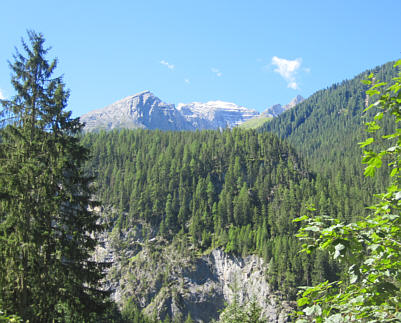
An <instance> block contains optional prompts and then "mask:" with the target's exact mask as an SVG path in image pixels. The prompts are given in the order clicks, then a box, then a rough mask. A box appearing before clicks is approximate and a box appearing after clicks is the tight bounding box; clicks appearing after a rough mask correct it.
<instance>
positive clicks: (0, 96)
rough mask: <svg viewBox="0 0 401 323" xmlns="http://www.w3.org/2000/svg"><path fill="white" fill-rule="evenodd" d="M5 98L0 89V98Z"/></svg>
mask: <svg viewBox="0 0 401 323" xmlns="http://www.w3.org/2000/svg"><path fill="white" fill-rule="evenodd" d="M5 99H6V97H5V96H4V94H3V90H2V89H0V100H5Z"/></svg>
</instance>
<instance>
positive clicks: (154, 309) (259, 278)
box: [95, 222, 293, 323]
mask: <svg viewBox="0 0 401 323" xmlns="http://www.w3.org/2000/svg"><path fill="white" fill-rule="evenodd" d="M145 232H146V235H144V233H145ZM155 234H156V231H154V230H153V229H152V228H151V227H149V226H147V224H145V223H140V222H138V223H136V224H134V225H133V226H132V227H131V229H129V230H127V231H125V232H118V231H117V230H113V232H111V233H109V234H108V235H107V236H104V237H103V239H102V240H103V243H102V245H101V246H100V247H99V248H98V250H97V253H96V257H95V258H96V259H97V260H103V261H112V262H113V265H112V267H111V268H110V270H109V272H108V277H107V280H106V282H105V287H106V288H108V289H111V290H112V291H113V297H114V299H115V301H116V302H117V303H118V304H120V305H123V304H124V302H126V301H127V300H132V301H134V302H135V303H136V304H137V305H138V306H139V307H140V308H141V309H142V310H143V311H144V313H145V314H147V315H149V316H151V317H153V316H156V317H157V318H159V319H162V320H163V319H164V318H165V317H166V316H167V315H168V316H169V317H170V318H172V319H175V320H177V321H182V322H183V321H185V318H186V317H187V316H188V315H189V314H190V315H191V317H192V319H193V320H194V321H195V322H210V321H212V320H213V319H218V318H219V315H220V312H221V311H222V310H223V309H224V307H225V305H226V304H227V303H231V302H232V301H233V299H234V297H236V298H237V300H238V301H239V303H240V304H245V303H247V302H250V301H253V302H256V304H257V305H259V306H260V308H262V315H263V318H264V319H265V320H266V322H273V323H284V322H287V320H288V317H289V313H291V311H292V310H293V304H291V303H289V302H287V301H285V300H284V297H282V296H281V295H280V294H278V293H277V292H275V291H272V290H271V288H270V286H269V284H268V282H267V280H266V272H267V269H268V264H266V263H265V262H264V261H263V259H261V258H259V257H257V256H255V255H251V256H247V257H239V256H234V255H231V254H227V253H225V252H224V251H223V250H221V249H215V250H213V251H211V252H210V253H209V254H207V255H203V256H200V255H198V254H197V253H196V252H194V251H193V250H191V248H187V247H184V248H182V249H181V248H180V247H178V246H177V245H169V244H168V243H167V242H166V241H164V240H163V239H162V238H160V237H157V236H156V235H155ZM180 249H181V250H180Z"/></svg>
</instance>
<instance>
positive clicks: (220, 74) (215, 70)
mask: <svg viewBox="0 0 401 323" xmlns="http://www.w3.org/2000/svg"><path fill="white" fill-rule="evenodd" d="M211 71H212V72H213V73H214V74H216V76H217V77H221V76H222V75H223V73H222V72H220V70H219V69H217V68H215V67H212V68H211Z"/></svg>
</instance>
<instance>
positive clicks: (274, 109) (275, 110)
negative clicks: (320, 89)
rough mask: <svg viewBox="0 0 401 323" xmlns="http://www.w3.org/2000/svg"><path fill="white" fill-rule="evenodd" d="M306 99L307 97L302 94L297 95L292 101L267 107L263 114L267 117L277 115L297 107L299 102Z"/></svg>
mask: <svg viewBox="0 0 401 323" xmlns="http://www.w3.org/2000/svg"><path fill="white" fill-rule="evenodd" d="M304 100H305V99H304V98H303V97H302V96H301V95H297V96H296V97H295V98H293V99H292V100H291V102H290V103H288V104H286V105H281V104H275V105H273V106H271V107H270V108H267V109H266V110H265V111H263V112H262V115H264V116H267V117H277V116H279V115H280V114H282V113H283V112H285V111H287V110H289V109H292V108H293V107H295V106H296V105H297V104H299V103H301V102H302V101H304Z"/></svg>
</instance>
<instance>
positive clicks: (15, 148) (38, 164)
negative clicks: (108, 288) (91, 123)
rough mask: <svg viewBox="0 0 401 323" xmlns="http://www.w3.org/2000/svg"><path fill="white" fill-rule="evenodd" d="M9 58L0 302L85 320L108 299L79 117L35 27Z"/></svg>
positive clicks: (33, 313) (2, 143)
mask: <svg viewBox="0 0 401 323" xmlns="http://www.w3.org/2000/svg"><path fill="white" fill-rule="evenodd" d="M28 39H29V42H28V43H26V42H24V41H22V45H23V50H24V54H25V56H24V55H23V54H21V53H20V52H19V51H18V50H17V51H16V54H15V55H14V62H12V63H11V62H10V63H9V64H10V68H11V70H12V80H11V81H12V85H13V86H14V88H15V91H16V95H15V96H14V97H13V98H12V99H11V100H9V101H5V100H3V101H2V102H1V103H2V106H3V109H2V110H1V115H2V121H3V122H2V124H1V128H0V160H1V162H0V240H1V241H0V267H1V270H0V308H2V309H3V310H6V311H7V312H9V313H15V314H18V315H19V316H21V317H22V318H23V319H24V320H29V322H51V321H53V320H54V321H58V320H61V321H74V322H77V321H78V322H79V321H90V320H91V318H94V315H95V313H99V312H101V311H102V310H103V309H104V307H105V306H106V305H105V304H106V299H107V295H106V293H105V292H103V291H101V289H100V284H99V281H100V280H101V279H102V277H103V274H102V271H103V265H101V264H98V263H96V262H94V261H91V260H90V259H91V258H90V257H91V253H92V251H93V250H94V248H95V246H96V243H97V242H96V240H95V239H94V238H93V237H94V236H95V235H96V233H98V232H100V231H101V230H102V227H101V225H99V224H97V221H98V215H96V214H95V213H94V212H92V211H91V209H93V207H94V206H95V205H96V203H95V202H93V201H91V196H92V194H93V192H91V189H90V182H91V179H90V178H88V177H86V176H84V175H83V173H82V167H81V166H82V165H83V163H84V162H85V161H86V160H88V150H87V149H86V148H84V147H83V146H81V145H80V143H79V138H78V137H77V135H78V134H79V133H80V131H81V128H82V126H83V125H82V124H81V123H80V122H79V119H78V118H77V119H73V118H71V112H66V111H65V107H66V104H67V99H68V95H69V93H68V91H67V90H66V89H65V85H64V83H63V80H62V78H61V77H55V78H53V77H52V74H53V72H54V70H55V68H56V65H57V61H56V60H53V61H52V62H49V61H47V60H46V58H45V56H46V54H47V53H48V50H49V49H46V48H44V41H45V40H44V38H43V36H42V35H41V34H37V33H35V32H33V31H28Z"/></svg>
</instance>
